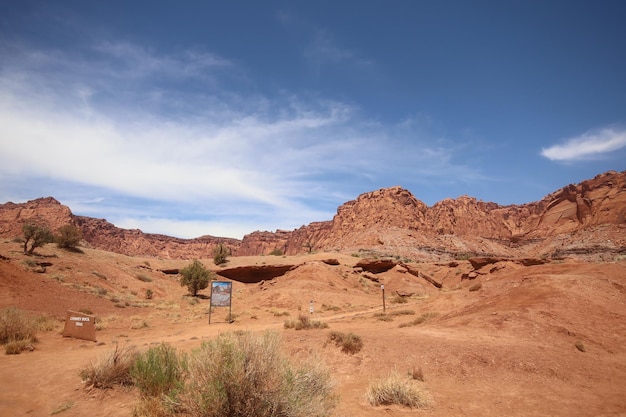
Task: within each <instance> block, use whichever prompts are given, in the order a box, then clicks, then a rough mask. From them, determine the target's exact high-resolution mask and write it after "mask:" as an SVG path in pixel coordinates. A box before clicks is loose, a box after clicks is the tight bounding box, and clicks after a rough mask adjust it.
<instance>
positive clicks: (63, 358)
mask: <svg viewBox="0 0 626 417" xmlns="http://www.w3.org/2000/svg"><path fill="white" fill-rule="evenodd" d="M39 252H40V253H39V255H40V256H38V257H35V258H32V260H35V261H38V262H50V263H52V265H50V266H48V267H47V268H46V271H45V273H36V272H33V268H32V267H30V266H28V265H27V264H26V262H25V260H26V259H31V258H27V257H25V256H24V255H22V254H21V253H20V248H19V245H18V244H16V243H14V242H9V241H4V242H2V243H0V255H2V256H3V257H4V258H5V259H4V260H0V307H7V306H17V307H19V308H22V309H24V310H27V311H30V312H33V313H36V314H44V315H48V316H52V317H55V318H56V319H58V321H57V328H56V329H55V330H53V331H46V332H40V333H39V339H40V342H39V343H37V344H36V346H35V350H34V351H32V352H24V353H22V354H19V355H5V354H4V352H2V353H1V354H0V416H49V415H51V414H52V413H56V414H55V415H60V416H90V417H99V416H102V417H105V416H107V417H108V416H122V417H123V416H131V415H132V410H133V408H134V407H135V405H136V404H137V403H138V400H139V399H138V395H137V393H136V391H135V390H133V389H128V388H126V389H125V388H115V389H111V390H95V389H85V387H84V385H83V383H82V381H81V378H80V376H79V372H80V370H81V369H82V368H84V367H85V366H86V365H88V364H89V363H90V362H92V361H96V360H98V359H99V358H101V357H103V355H105V354H107V353H108V352H110V351H111V350H112V349H113V347H114V346H115V344H116V343H117V344H122V345H133V346H137V347H139V348H141V349H147V348H148V347H149V346H150V345H152V344H155V343H159V342H167V343H170V344H172V345H173V346H175V347H176V348H178V349H181V350H184V351H190V350H192V349H194V348H195V347H198V346H199V345H200V343H201V342H202V340H205V339H208V338H213V337H215V336H216V335H218V334H219V333H221V332H227V331H234V330H249V331H255V332H256V331H263V330H267V329H269V330H274V331H276V332H279V333H280V334H281V335H282V340H283V347H284V349H285V351H286V353H287V354H289V355H291V356H294V357H298V358H308V359H309V360H322V361H323V362H325V363H326V364H327V365H328V366H329V368H330V369H331V374H332V376H333V378H334V380H335V382H336V389H337V392H338V394H339V395H340V401H339V404H338V406H337V408H336V410H335V411H334V413H333V415H334V416H337V417H347V416H365V417H367V416H379V415H387V416H404V415H406V414H407V413H418V414H419V415H428V416H620V415H626V350H625V346H626V261H624V260H621V261H620V260H616V261H615V262H603V263H589V262H578V261H576V260H561V261H553V262H550V263H548V264H544V265H536V266H528V267H524V266H521V265H518V264H516V263H514V262H508V261H507V262H499V263H497V264H495V265H490V266H488V267H485V268H484V269H485V270H484V271H483V270H481V271H480V272H481V274H479V276H478V277H477V278H476V279H475V280H471V281H469V280H462V279H461V277H462V275H463V273H466V272H469V271H470V270H471V266H470V264H469V263H468V262H466V261H461V262H459V265H458V266H454V267H450V266H448V265H445V264H435V263H415V264H412V266H414V267H415V268H418V269H420V270H421V271H423V272H425V273H427V274H429V275H430V276H432V277H434V278H435V279H437V280H438V281H440V282H443V289H437V288H435V287H434V286H432V285H430V284H429V283H427V282H426V281H424V280H423V279H420V278H417V277H415V276H413V275H410V274H408V273H405V272H402V271H401V270H399V269H398V268H394V269H392V270H390V271H388V272H385V273H381V274H379V275H377V277H378V278H379V280H380V283H384V284H385V294H386V302H385V306H386V312H387V313H388V316H389V315H390V314H391V313H393V312H394V311H399V310H411V311H413V312H414V315H397V316H393V318H392V320H391V321H382V320H379V318H378V317H376V316H375V314H376V313H380V312H382V294H381V291H380V283H375V282H371V281H369V280H367V279H365V278H363V277H362V275H361V274H358V273H356V272H354V271H353V268H352V267H353V265H354V264H355V263H356V262H357V261H359V259H358V258H356V257H353V256H350V254H344V255H342V254H337V253H332V254H314V255H309V256H301V257H276V256H265V257H255V258H231V259H230V266H236V265H252V264H257V265H262V264H269V263H276V264H294V265H301V266H300V267H298V268H296V269H294V270H292V271H290V272H288V273H287V274H285V275H284V276H281V277H278V278H276V279H274V280H272V281H270V282H265V283H263V284H242V283H238V282H235V283H234V284H233V307H232V309H233V310H232V312H233V314H234V315H235V318H236V320H235V321H234V323H226V320H225V319H226V314H227V313H228V310H227V309H224V308H220V309H217V310H215V311H214V312H213V313H212V323H211V324H208V314H207V312H208V300H207V299H202V298H201V299H199V300H198V302H197V303H196V302H195V301H190V300H191V298H190V297H188V296H186V288H184V287H181V286H180V285H179V284H178V282H177V281H176V277H175V276H168V275H165V274H162V273H160V272H158V271H157V269H160V268H170V267H182V266H185V265H186V264H187V262H184V261H171V260H164V259H147V258H131V257H126V256H122V255H116V254H111V253H107V252H102V251H96V250H88V249H85V250H84V253H82V254H81V253H70V252H64V251H61V250H58V249H56V248H54V247H53V246H52V245H49V246H47V247H45V248H42V249H41V250H40V251H39ZM327 258H335V259H338V260H339V265H337V266H331V265H327V264H325V263H323V262H321V260H322V259H327ZM205 265H207V267H211V268H215V266H214V265H213V264H212V262H211V261H210V260H206V261H205ZM146 277H147V278H148V279H149V280H151V281H149V280H148V279H146ZM476 283H480V284H481V288H480V289H478V290H476V291H470V290H469V289H470V287H472V286H473V285H475V284H476ZM146 289H151V290H152V291H153V293H154V297H153V298H152V299H151V300H146V299H145V292H146ZM396 290H398V291H405V292H409V293H413V294H414V295H413V296H411V297H409V298H408V300H407V302H406V303H395V302H394V298H395V297H394V293H395V291H396ZM204 292H206V290H205V291H204ZM310 300H313V301H314V306H315V313H314V315H313V316H314V318H315V319H318V320H321V321H324V322H326V323H327V324H328V326H329V327H328V328H327V329H316V330H301V331H296V330H293V329H285V328H284V326H283V324H284V321H285V320H288V319H295V318H297V317H298V315H299V314H300V313H305V314H308V308H309V301H310ZM68 309H73V310H78V309H89V310H91V311H92V312H93V313H94V314H95V315H96V316H97V317H98V321H99V323H100V324H99V330H98V331H97V342H91V341H85V340H78V339H70V338H64V337H62V336H61V334H60V331H61V329H62V326H63V321H62V320H63V318H64V317H65V313H66V311H67V310H68ZM287 313H288V314H289V315H288V316H285V315H282V314H287ZM425 313H431V314H430V315H429V317H430V318H428V319H427V320H426V321H425V322H423V323H422V324H418V325H415V326H409V327H400V324H402V323H406V322H409V321H411V320H413V319H414V318H416V317H419V316H420V315H422V314H425ZM332 330H338V331H342V332H352V333H355V334H357V335H359V336H360V337H361V338H362V340H363V343H364V345H363V349H362V350H361V351H360V352H358V353H356V354H353V355H350V354H346V353H342V352H341V351H340V350H339V349H338V348H337V347H335V346H334V345H332V344H328V343H327V341H328V335H329V333H330V331H332ZM576 342H582V344H583V345H584V347H585V351H584V352H581V351H580V350H578V349H577V348H576V346H575V344H576ZM413 368H421V369H422V371H423V374H424V383H423V385H424V388H425V389H426V390H427V391H428V393H429V396H430V399H431V404H430V406H429V407H428V408H426V409H423V410H409V409H406V408H402V407H397V406H392V407H372V406H370V405H369V404H368V403H367V401H366V399H365V392H366V389H367V386H368V385H369V384H370V383H371V382H372V381H374V380H375V379H376V378H380V377H383V376H386V375H388V374H389V373H390V372H391V371H392V370H397V371H398V372H400V373H408V372H409V371H410V370H411V369H413Z"/></svg>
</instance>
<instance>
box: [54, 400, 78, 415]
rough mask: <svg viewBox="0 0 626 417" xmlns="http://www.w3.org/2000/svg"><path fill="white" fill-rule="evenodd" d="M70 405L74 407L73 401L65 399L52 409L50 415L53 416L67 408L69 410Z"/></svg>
mask: <svg viewBox="0 0 626 417" xmlns="http://www.w3.org/2000/svg"><path fill="white" fill-rule="evenodd" d="M72 407H74V401H66V402H64V403H61V404H59V406H58V407H57V408H55V409H54V410H52V412H51V413H50V415H53V416H55V415H57V414H61V413H62V412H64V411H67V410H69V409H70V408H72Z"/></svg>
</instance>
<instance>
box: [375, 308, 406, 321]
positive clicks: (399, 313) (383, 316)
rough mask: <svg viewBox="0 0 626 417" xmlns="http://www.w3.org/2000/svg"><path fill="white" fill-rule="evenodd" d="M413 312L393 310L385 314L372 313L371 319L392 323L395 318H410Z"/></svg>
mask: <svg viewBox="0 0 626 417" xmlns="http://www.w3.org/2000/svg"><path fill="white" fill-rule="evenodd" d="M414 314H415V311H414V310H395V311H390V312H386V313H382V312H380V313H374V315H373V317H375V318H377V319H378V320H380V321H392V320H393V318H394V317H396V316H411V315H414Z"/></svg>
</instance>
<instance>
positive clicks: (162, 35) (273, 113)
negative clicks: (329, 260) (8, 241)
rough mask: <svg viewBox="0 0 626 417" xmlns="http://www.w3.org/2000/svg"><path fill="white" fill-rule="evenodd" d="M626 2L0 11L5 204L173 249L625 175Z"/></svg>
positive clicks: (116, 5) (25, 7)
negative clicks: (358, 201) (414, 204)
mask: <svg viewBox="0 0 626 417" xmlns="http://www.w3.org/2000/svg"><path fill="white" fill-rule="evenodd" d="M625 16H626V2H623V1H576V0H571V1H547V0H544V1H532V0H527V1H516V0H511V1H500V0H498V1H480V0H479V1H447V0H443V1H425V0H424V1H421V0H415V1H409V0H406V1H385V2H383V1H368V0H361V1H332V2H331V1H309V2H305V1H252V0H251V1H232V2H224V1H181V2H173V1H105V2H103V1H99V2H95V1H55V2H48V1H41V2H39V1H28V0H26V1H19V2H18V1H0V202H7V201H13V202H23V201H26V200H30V199H34V198H38V197H45V196H53V197H55V198H57V199H58V200H59V201H61V203H63V204H66V205H68V206H70V208H71V209H72V211H73V212H74V213H75V214H78V215H85V216H90V217H97V218H106V219H107V220H108V221H110V222H112V223H114V224H115V225H117V226H119V227H124V228H140V229H142V230H143V231H144V232H150V233H164V234H167V235H171V236H178V237H188V238H190V237H198V236H201V235H206V234H209V235H214V236H227V237H237V238H241V237H242V236H243V235H244V234H246V233H250V232H253V231H255V230H270V231H273V230H276V229H286V230H291V229H295V228H298V227H300V226H301V225H304V224H308V223H310V222H313V221H323V220H331V219H332V217H333V215H334V214H335V213H336V209H337V207H338V206H340V205H341V204H343V203H344V202H346V201H348V200H352V199H354V198H356V197H357V196H358V195H359V194H361V193H364V192H368V191H372V190H376V189H379V188H384V187H390V186H394V185H400V186H402V187H404V188H407V189H408V190H410V191H411V192H412V193H413V194H414V195H415V197H416V198H418V199H420V200H422V201H423V202H425V203H426V204H428V205H429V206H431V205H433V204H434V203H436V202H437V201H440V200H442V199H444V198H456V197H459V196H461V195H470V196H473V197H476V198H478V199H481V200H483V201H491V202H495V203H498V204H501V205H507V204H523V203H528V202H532V201H537V200H540V199H541V198H543V197H544V196H545V195H547V194H549V193H551V192H553V191H555V190H557V189H559V188H560V187H562V186H565V185H567V184H570V183H578V182H580V181H582V180H585V179H588V178H592V177H594V176H595V175H597V174H600V173H603V172H605V171H608V170H616V171H623V170H625V169H626V25H624V23H623V20H624V17H625Z"/></svg>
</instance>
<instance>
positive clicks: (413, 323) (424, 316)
mask: <svg viewBox="0 0 626 417" xmlns="http://www.w3.org/2000/svg"><path fill="white" fill-rule="evenodd" d="M437 315H438V314H437V313H424V314H422V315H421V316H419V317H418V318H416V319H415V320H411V321H410V322H408V323H402V324H400V326H399V327H410V326H417V325H418V324H422V323H424V322H425V321H426V320H428V319H431V318H433V317H436V316H437Z"/></svg>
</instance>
